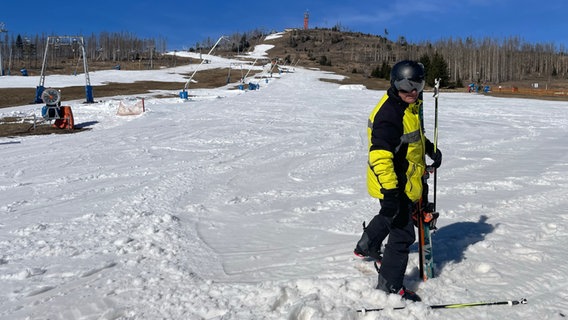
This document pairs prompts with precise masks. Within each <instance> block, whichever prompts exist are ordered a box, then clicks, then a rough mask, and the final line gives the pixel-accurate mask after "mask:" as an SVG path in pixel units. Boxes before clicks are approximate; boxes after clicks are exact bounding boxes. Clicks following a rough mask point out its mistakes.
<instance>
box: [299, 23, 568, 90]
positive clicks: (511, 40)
mask: <svg viewBox="0 0 568 320" xmlns="http://www.w3.org/2000/svg"><path fill="white" fill-rule="evenodd" d="M309 42H311V43H312V44H310V45H307V44H306V43H309ZM288 45H289V46H290V47H292V48H295V49H296V52H303V51H306V52H308V55H309V56H310V57H312V59H313V60H316V59H317V57H318V56H324V55H325V56H326V58H327V59H326V63H329V60H330V59H329V58H328V57H329V55H330V54H331V53H334V52H341V55H342V59H343V60H346V61H344V63H347V64H349V65H351V66H354V67H353V70H356V71H357V72H363V73H366V74H367V75H368V76H372V77H380V78H388V76H389V73H390V67H392V65H394V63H396V62H397V61H400V60H404V59H410V60H416V61H420V62H422V63H423V64H424V65H425V66H426V69H427V71H428V73H427V75H428V77H429V78H430V79H427V82H432V83H433V79H434V78H442V85H443V86H448V85H458V86H461V85H462V83H465V82H468V83H470V82H474V83H494V84H498V83H502V82H507V81H521V80H526V79H531V80H540V81H551V80H554V79H566V78H567V77H568V56H567V53H566V50H565V48H564V47H560V48H557V46H555V45H554V44H553V43H545V44H542V43H536V44H535V43H528V42H525V41H523V40H522V39H521V38H520V37H518V36H513V37H508V38H505V39H502V40H498V39H492V38H483V39H474V38H471V37H467V38H465V39H460V38H457V39H453V38H450V39H445V40H439V41H435V42H431V41H422V42H419V43H409V42H408V41H406V39H405V37H402V36H401V37H399V38H398V39H397V40H395V41H392V40H389V39H388V34H387V33H386V31H385V35H384V36H379V35H371V34H363V33H360V32H349V31H341V30H338V29H337V28H333V29H319V30H295V31H294V32H293V34H292V36H291V38H290V40H289V41H288ZM368 66H372V67H371V69H370V70H369V68H368Z"/></svg>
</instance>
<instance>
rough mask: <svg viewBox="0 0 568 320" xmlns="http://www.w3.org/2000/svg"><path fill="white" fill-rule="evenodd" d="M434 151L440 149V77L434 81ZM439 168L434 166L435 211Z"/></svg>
mask: <svg viewBox="0 0 568 320" xmlns="http://www.w3.org/2000/svg"><path fill="white" fill-rule="evenodd" d="M434 83H435V84H434V152H436V151H438V96H439V95H440V78H436V80H435V81H434ZM437 172H438V170H437V169H436V168H434V196H433V198H434V199H433V204H434V212H436V203H437V202H436V189H437V186H438V175H437Z"/></svg>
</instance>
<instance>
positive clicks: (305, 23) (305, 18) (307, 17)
mask: <svg viewBox="0 0 568 320" xmlns="http://www.w3.org/2000/svg"><path fill="white" fill-rule="evenodd" d="M309 20H310V13H309V12H308V10H306V12H304V30H308V21H309Z"/></svg>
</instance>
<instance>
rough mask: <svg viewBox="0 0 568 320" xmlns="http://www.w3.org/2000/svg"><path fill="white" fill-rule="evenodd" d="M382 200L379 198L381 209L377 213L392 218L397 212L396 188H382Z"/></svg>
mask: <svg viewBox="0 0 568 320" xmlns="http://www.w3.org/2000/svg"><path fill="white" fill-rule="evenodd" d="M381 192H382V193H383V196H384V198H383V200H381V210H380V211H379V214H382V215H384V216H385V217H388V218H394V217H395V216H396V215H397V214H398V206H399V201H398V189H389V190H387V189H382V190H381Z"/></svg>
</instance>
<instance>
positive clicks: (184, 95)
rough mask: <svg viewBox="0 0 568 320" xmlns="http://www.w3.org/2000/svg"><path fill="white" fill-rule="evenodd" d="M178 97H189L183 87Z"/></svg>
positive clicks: (185, 98) (184, 98)
mask: <svg viewBox="0 0 568 320" xmlns="http://www.w3.org/2000/svg"><path fill="white" fill-rule="evenodd" d="M179 97H180V99H183V100H187V99H188V98H189V95H188V92H187V91H185V89H183V90H182V91H180V92H179Z"/></svg>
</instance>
